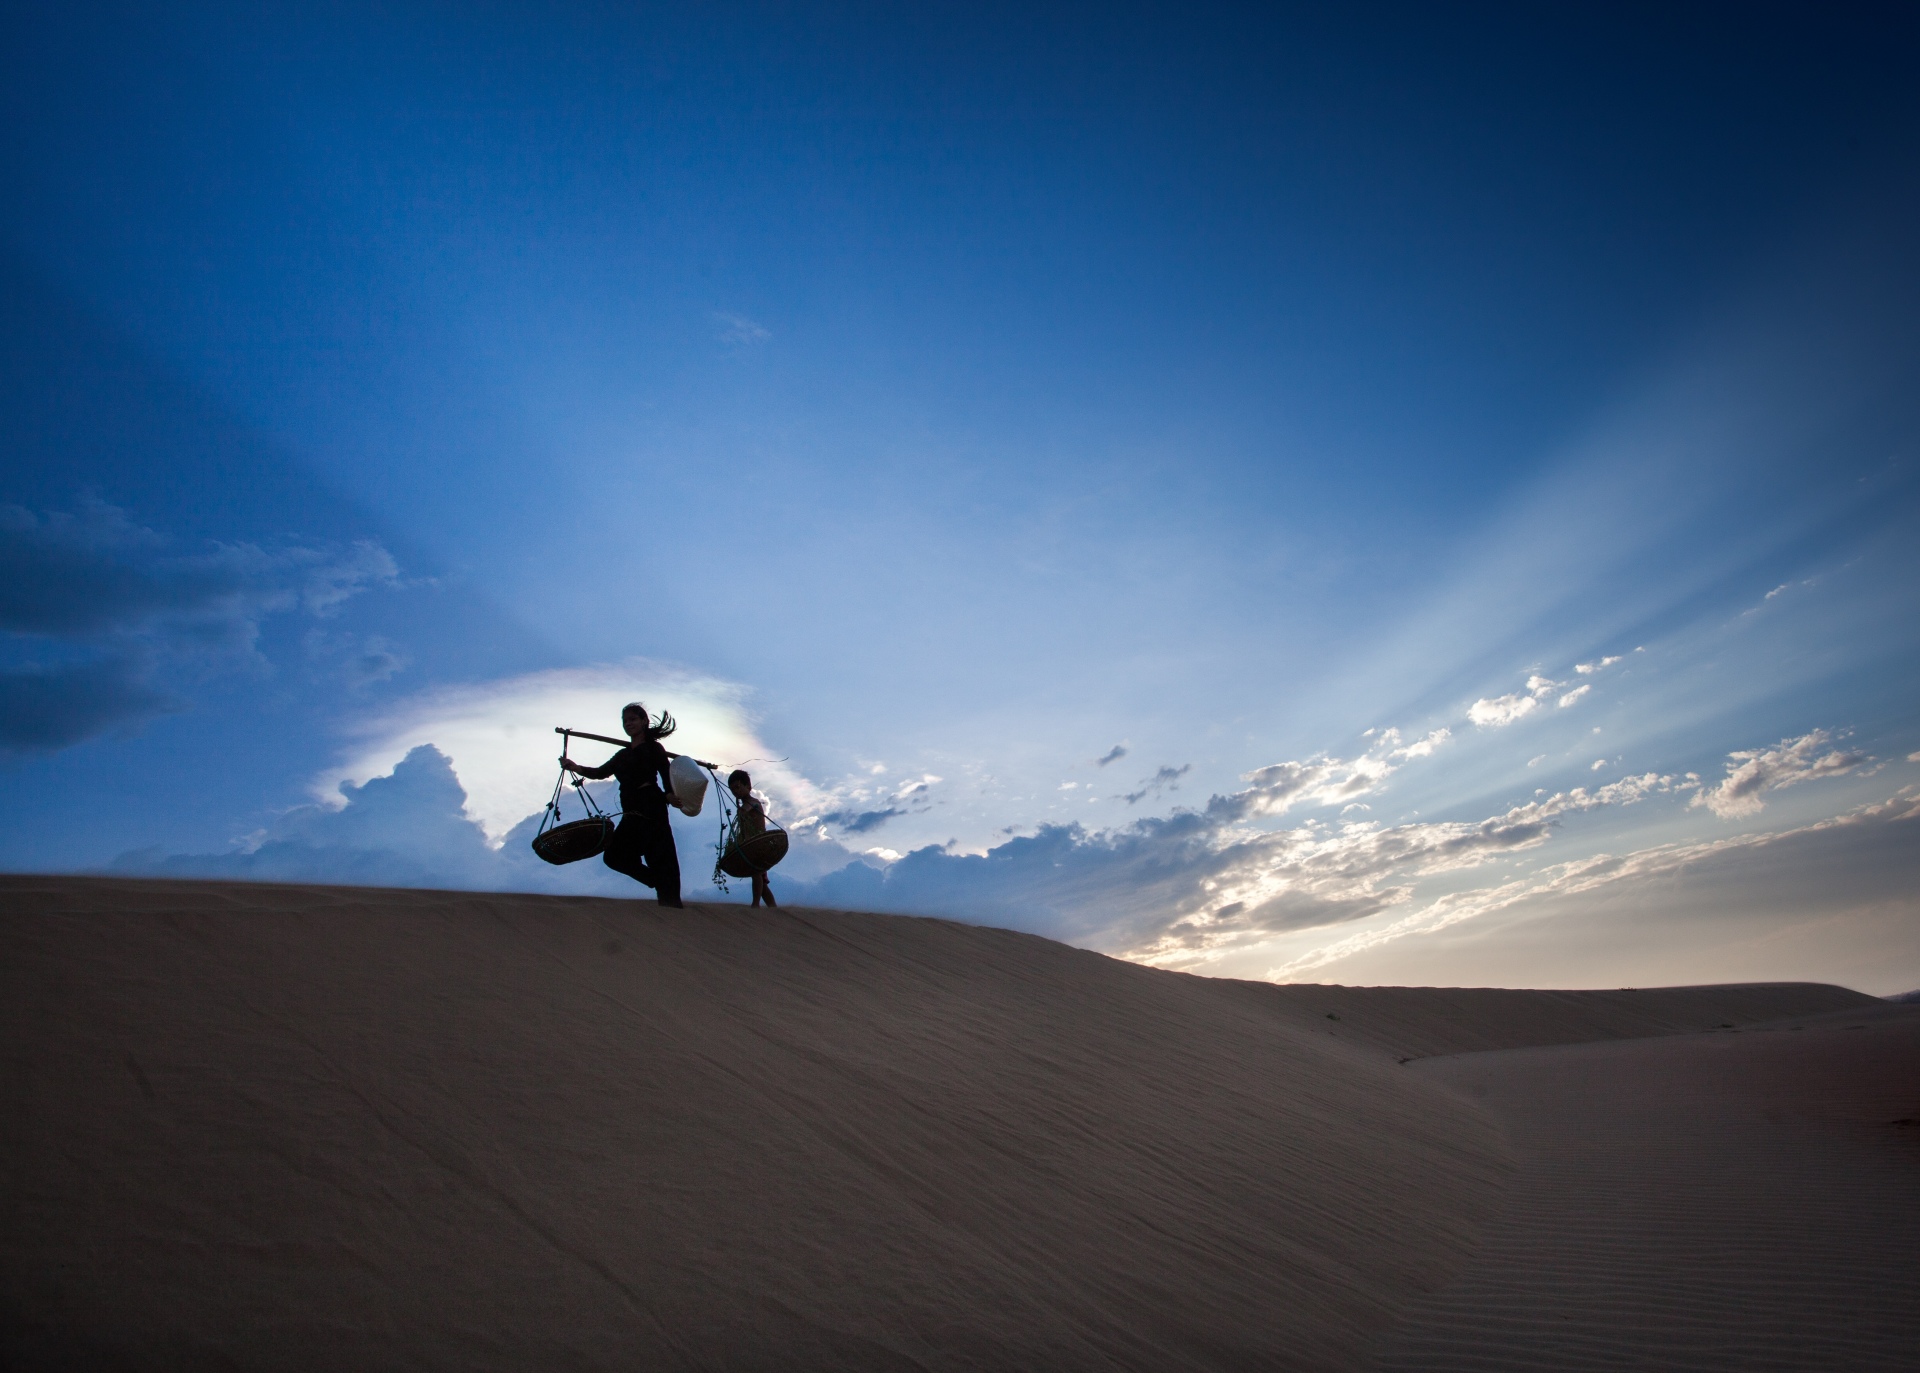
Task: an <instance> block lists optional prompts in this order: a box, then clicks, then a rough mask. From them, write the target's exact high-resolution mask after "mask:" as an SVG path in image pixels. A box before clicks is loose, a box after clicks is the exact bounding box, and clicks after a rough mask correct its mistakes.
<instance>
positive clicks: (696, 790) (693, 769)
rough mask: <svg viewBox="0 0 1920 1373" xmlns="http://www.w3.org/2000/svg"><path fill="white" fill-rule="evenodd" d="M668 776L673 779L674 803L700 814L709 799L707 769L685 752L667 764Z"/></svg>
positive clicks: (692, 813)
mask: <svg viewBox="0 0 1920 1373" xmlns="http://www.w3.org/2000/svg"><path fill="white" fill-rule="evenodd" d="M667 776H668V777H670V778H671V779H672V780H673V804H674V805H676V806H678V807H680V809H681V810H683V811H685V812H686V813H687V814H688V815H698V814H699V813H700V807H701V806H703V805H705V804H706V800H707V773H706V769H705V768H703V767H701V766H700V765H699V764H698V763H696V762H694V761H693V759H691V758H689V757H687V755H686V754H684V753H683V754H681V755H680V756H679V757H678V758H675V759H674V760H673V761H672V762H671V763H669V764H668V765H667Z"/></svg>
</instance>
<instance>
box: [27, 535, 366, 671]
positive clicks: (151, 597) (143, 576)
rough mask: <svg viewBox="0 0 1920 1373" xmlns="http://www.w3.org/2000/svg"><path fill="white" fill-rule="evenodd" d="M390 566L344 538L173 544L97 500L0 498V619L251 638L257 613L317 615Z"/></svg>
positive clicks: (55, 632) (65, 627) (61, 631)
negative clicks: (72, 508) (64, 507)
mask: <svg viewBox="0 0 1920 1373" xmlns="http://www.w3.org/2000/svg"><path fill="white" fill-rule="evenodd" d="M398 574H399V569H398V568H397V567H396V566H395V564H394V561H393V557H392V555H391V554H389V553H388V552H387V551H386V550H385V549H384V548H381V547H380V546H379V545H378V544H374V543H370V542H365V541H362V542H359V543H355V544H353V545H351V546H350V547H348V548H345V549H341V548H338V547H332V546H326V547H308V546H306V545H301V544H288V545H284V546H282V547H278V548H272V549H267V548H261V547H260V546H258V545H256V544H250V543H234V544H215V545H212V546H211V547H209V548H207V549H205V550H203V551H201V552H197V553H181V552H177V551H174V550H173V549H172V548H171V545H170V543H169V541H168V540H167V539H165V538H163V537H162V536H161V535H159V534H157V533H155V532H154V531H153V530H151V529H145V528H142V527H141V526H139V525H136V524H134V523H133V522H132V521H131V520H129V519H128V518H127V516H126V513H125V512H124V511H121V510H118V509H116V508H115V507H113V506H110V505H106V504H104V503H102V502H98V501H95V502H89V503H87V504H85V505H83V506H82V507H81V509H80V511H79V513H78V514H67V513H62V512H53V513H49V514H45V515H35V514H34V513H33V512H32V511H30V510H25V509H22V508H21V507H20V506H17V505H0V630H5V631H8V632H10V633H15V634H32V635H42V636H50V637H60V638H77V637H84V636H90V635H97V634H100V633H102V632H105V631H122V632H125V631H132V630H138V629H143V628H153V627H155V626H160V627H164V628H167V629H170V630H172V631H173V632H175V633H186V632H192V631H194V630H195V629H198V630H199V632H200V636H201V637H205V631H206V629H207V628H208V627H210V626H216V627H220V629H221V632H220V633H219V634H218V635H217V637H220V638H226V639H244V640H245V641H247V642H249V643H250V642H251V640H252V635H251V633H250V632H249V627H250V626H251V625H252V623H253V622H256V621H257V620H258V619H259V618H260V617H261V616H262V615H264V614H267V613H270V612H273V611H278V610H287V609H292V608H294V607H295V606H296V605H297V606H299V607H301V608H303V609H305V610H306V611H307V612H308V613H310V614H314V615H322V616H324V615H329V614H332V613H334V612H335V611H337V610H338V609H339V607H340V606H341V605H342V604H344V603H345V602H346V601H347V600H349V599H350V598H352V597H353V596H356V595H358V594H359V593H360V592H362V591H364V590H366V589H367V588H368V587H371V586H375V585H378V584H381V583H387V582H392V581H393V580H394V579H395V578H396V577H397V576H398Z"/></svg>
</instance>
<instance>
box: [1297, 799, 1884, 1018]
mask: <svg viewBox="0 0 1920 1373" xmlns="http://www.w3.org/2000/svg"><path fill="white" fill-rule="evenodd" d="M1635 780H1637V779H1635ZM1614 785H1615V786H1619V785H1621V784H1620V783H1615V784H1614ZM1674 789H1675V790H1680V789H1682V788H1680V787H1675V788H1674ZM1605 790H1607V788H1602V791H1605ZM1916 819H1920V799H1916V798H1915V797H1914V796H1913V795H1911V794H1910V793H1902V794H1900V795H1896V796H1893V797H1890V798H1889V799H1888V800H1886V801H1883V802H1879V803H1876V804H1873V805H1868V806H1862V807H1860V808H1859V809H1857V810H1855V811H1852V812H1849V813H1848V814H1846V815H1841V816H1835V817H1834V818H1832V819H1828V820H1821V821H1818V822H1816V823H1814V824H1811V825H1804V826H1801V827H1799V828H1797V829H1790V830H1783V831H1779V832H1777V833H1774V834H1758V835H1741V836H1736V837H1731V838H1726V839H1716V840H1710V841H1707V842H1704V843H1693V844H1662V845H1658V846H1655V847H1652V848H1647V849H1641V850H1639V851H1637V852H1634V853H1629V854H1627V855H1625V856H1624V857H1615V856H1613V855H1611V854H1604V853H1603V854H1598V855H1596V856H1594V857H1592V858H1585V859H1579V860H1576V861H1574V862H1571V863H1561V864H1556V865H1554V866H1553V867H1549V868H1547V869H1545V870H1544V871H1542V872H1541V873H1539V874H1538V875H1536V876H1534V877H1532V878H1523V879H1519V880H1516V881H1512V882H1504V883H1501V884H1499V885H1497V886H1492V887H1483V888H1480V889H1477V890H1473V891H1464V892H1453V893H1448V894H1446V895H1443V896H1441V897H1439V898H1437V899H1436V900H1434V901H1432V902H1429V903H1428V904H1427V905H1425V906H1423V907H1421V908H1420V909H1419V910H1418V911H1415V912H1414V913H1412V914H1410V915H1407V916H1405V917H1403V918H1401V919H1399V920H1396V921H1394V922H1393V923H1391V924H1389V925H1384V926H1381V927H1379V928H1377V929H1370V930H1362V931H1359V932H1357V933H1355V934H1351V935H1347V936H1345V937H1344V938H1341V939H1337V940H1334V941H1333V942H1331V943H1329V944H1325V945H1322V946H1321V947H1319V948H1317V949H1313V950H1311V951H1309V952H1307V953H1305V954H1302V955H1300V956H1299V957H1297V958H1294V959H1292V960H1291V961H1289V962H1287V963H1284V964H1281V965H1280V966H1278V967H1275V968H1272V969H1269V970H1268V972H1267V977H1268V979H1269V980H1270V981H1274V982H1286V981H1291V980H1294V979H1297V978H1300V977H1303V976H1305V975H1306V974H1308V973H1312V972H1316V971H1318V970H1319V969H1321V968H1325V967H1327V966H1328V965H1329V964H1332V963H1337V962H1339V961H1340V960H1342V959H1345V958H1350V957H1352V956H1354V955H1355V954H1360V953H1366V952H1369V951H1371V950H1373V949H1377V948H1379V947H1381V946H1382V945H1384V944H1390V943H1392V942H1394V941H1395V940H1399V939H1405V938H1407V937H1409V936H1411V935H1422V934H1433V933H1436V932H1438V931H1440V930H1444V929H1447V928H1449V927H1451V926H1454V925H1458V924H1461V923H1462V922H1464V921H1468V920H1474V919H1478V918H1480V917H1482V916H1486V915H1491V914H1493V913H1495V912H1497V911H1503V910H1509V909H1512V908H1514V907H1517V906H1520V905H1521V904H1523V903H1538V902H1544V901H1547V900H1550V899H1552V898H1555V897H1564V896H1571V895H1579V894H1584V893H1587V892H1593V891H1596V890H1599V889H1601V888H1604V887H1607V886H1610V885H1613V884H1616V883H1626V882H1631V881H1635V880H1645V879H1652V878H1661V877H1666V876H1670V875H1672V874H1674V873H1678V872H1681V871H1683V870H1685V869H1687V868H1689V867H1691V866H1693V865H1696V864H1698V863H1700V862H1701V861H1702V860H1704V859H1708V858H1711V857H1714V856H1717V855H1720V854H1725V853H1729V852H1736V851H1742V850H1753V849H1760V848H1765V847H1768V846H1772V845H1775V844H1780V843H1783V842H1785V841H1790V840H1795V839H1799V838H1801V837H1803V836H1807V835H1815V834H1821V833H1827V832H1831V831H1834V830H1837V829H1843V828H1845V827H1849V826H1860V825H1872V824H1892V823H1898V822H1902V821H1913V820H1916Z"/></svg>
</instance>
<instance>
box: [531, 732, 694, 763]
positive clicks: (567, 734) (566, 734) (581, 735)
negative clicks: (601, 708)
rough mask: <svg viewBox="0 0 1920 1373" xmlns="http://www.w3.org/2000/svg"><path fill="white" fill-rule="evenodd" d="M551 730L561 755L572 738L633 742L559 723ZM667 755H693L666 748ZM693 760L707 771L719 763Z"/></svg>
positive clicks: (625, 743)
mask: <svg viewBox="0 0 1920 1373" xmlns="http://www.w3.org/2000/svg"><path fill="white" fill-rule="evenodd" d="M553 732H554V733H555V734H558V735H560V736H561V737H562V742H561V744H560V753H561V755H562V756H563V757H564V756H565V754H566V751H567V744H568V743H570V742H571V741H572V740H574V739H591V740H593V741H594V742H595V743H597V744H617V745H619V746H620V747H621V748H626V747H627V746H628V745H629V744H631V743H632V742H633V740H631V739H615V738H613V737H612V736H610V735H606V734H589V733H587V732H586V731H585V730H584V729H562V728H561V727H560V726H559V725H555V726H554V727H553ZM667 757H669V758H680V757H688V758H691V757H693V755H692V754H679V753H675V752H673V750H671V749H669V750H667ZM693 761H694V762H696V763H699V764H700V766H701V767H703V768H706V769H707V770H708V771H709V772H711V771H712V770H713V769H715V768H717V767H719V766H720V765H719V764H718V763H708V762H703V761H701V760H700V759H698V758H694V759H693Z"/></svg>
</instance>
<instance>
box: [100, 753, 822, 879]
mask: <svg viewBox="0 0 1920 1373" xmlns="http://www.w3.org/2000/svg"><path fill="white" fill-rule="evenodd" d="M550 785H551V781H549V786H550ZM606 799H607V800H609V801H611V800H612V798H611V797H608V798H606ZM544 800H545V797H544V796H542V797H540V798H538V799H537V800H536V801H535V802H534V803H533V804H534V806H535V810H534V812H533V813H531V814H528V815H526V816H525V817H523V818H522V819H521V820H519V821H518V822H517V823H516V824H514V825H513V826H512V827H511V828H510V829H509V830H508V831H507V833H506V834H505V835H504V836H503V842H500V843H495V842H493V841H492V840H491V839H490V838H489V837H488V834H487V832H486V830H485V828H483V827H482V826H481V825H480V824H479V823H478V822H477V821H476V820H474V819H473V817H472V815H471V814H470V811H471V809H472V807H471V799H470V798H469V796H468V794H467V791H466V789H465V788H464V787H462V786H461V784H460V778H459V776H458V775H457V774H456V771H455V769H454V764H453V760H452V759H450V758H449V757H448V756H447V755H446V754H445V753H444V752H442V751H441V750H440V749H437V748H435V747H433V746H432V745H430V744H422V745H420V746H418V747H416V748H413V749H410V750H409V751H408V752H407V753H406V754H405V755H404V756H403V757H402V758H400V759H399V760H398V761H397V762H396V763H395V764H394V766H393V769H392V770H391V771H390V772H388V773H386V774H384V775H382V776H378V777H373V778H369V779H368V780H367V781H365V782H364V783H354V782H343V783H342V784H341V785H340V788H339V795H338V804H333V805H327V804H322V803H321V802H319V801H315V802H314V803H312V804H310V805H305V806H296V807H295V808H293V809H292V810H290V811H288V812H286V813H285V814H283V815H281V816H279V817H277V818H276V819H275V820H274V821H273V822H272V823H271V824H270V825H268V826H267V827H266V828H265V829H264V830H262V831H260V832H259V833H256V834H254V835H252V836H249V837H248V839H247V840H246V841H245V842H244V843H241V844H238V845H236V846H235V847H234V848H233V849H232V850H230V851H228V852H226V853H200V854H168V853H165V852H163V851H160V850H157V849H142V850H135V851H133V852H129V853H123V854H121V855H120V856H119V857H118V858H116V859H115V860H114V861H113V863H112V865H111V866H110V867H109V869H108V870H109V871H111V872H116V873H143V874H153V875H157V876H166V877H220V878H231V879H235V880H240V881H255V882H327V883H345V884H348V885H357V886H400V887H445V888H452V889H457V890H470V891H533V892H559V893H572V894H576V895H581V894H584V895H595V896H615V897H645V896H647V895H648V893H647V892H645V891H644V890H643V889H641V888H640V887H638V886H637V885H636V884H635V883H634V882H633V881H632V880H631V879H629V878H626V877H623V876H621V875H619V874H617V873H614V872H612V871H610V870H609V869H608V868H607V867H606V866H605V865H604V864H602V863H600V862H598V861H596V860H591V859H589V860H586V861H583V862H579V863H570V864H567V865H565V866H562V867H555V866H553V865H552V864H549V863H545V862H542V861H541V860H540V859H539V858H537V857H535V856H534V854H533V851H532V848H531V845H532V841H533V836H534V834H535V832H536V831H537V830H538V828H539V824H540V819H541V816H540V813H539V810H538V807H539V806H540V805H541V804H542V803H543V802H544ZM563 805H564V806H565V807H566V818H568V819H574V818H577V810H576V807H575V804H574V803H572V802H563ZM709 814H711V812H709ZM709 824H710V822H709V821H708V819H707V818H706V817H702V818H701V819H699V820H689V819H685V818H684V817H683V818H681V819H680V820H679V821H677V822H676V823H675V826H674V828H675V830H676V833H677V843H678V847H679V850H680V868H681V873H682V881H683V885H684V887H685V889H686V891H687V893H688V894H689V895H690V896H695V897H698V898H699V899H705V900H716V899H720V898H719V897H718V896H717V895H716V894H714V893H712V892H710V891H702V890H701V889H702V888H703V887H704V886H705V883H706V881H707V877H708V872H709V865H710V864H711V863H712V861H713V852H712V847H711V836H713V835H714V833H715V832H714V830H713V829H710V828H708V826H709ZM853 857H854V855H853V854H852V853H851V852H850V851H849V850H847V849H846V848H843V847H842V846H840V845H838V844H835V843H831V842H827V841H823V840H821V839H820V838H818V837H817V836H813V835H808V834H796V835H795V836H794V839H793V846H792V848H791V849H790V850H789V853H788V857H787V860H786V861H785V862H784V863H783V864H782V865H781V867H780V869H779V871H778V874H777V878H778V880H779V881H780V882H781V883H782V884H784V883H786V882H789V881H796V880H797V881H805V880H808V879H817V878H819V877H821V876H824V875H825V874H827V873H830V872H837V871H840V870H842V869H844V868H845V867H846V866H847V865H848V862H849V860H851V859H852V858H853ZM856 866H857V865H856Z"/></svg>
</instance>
